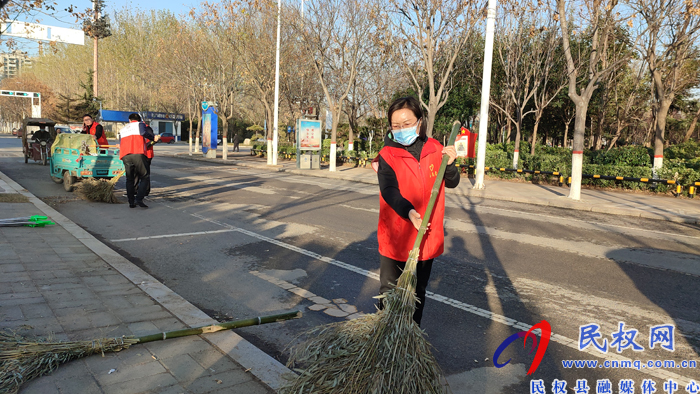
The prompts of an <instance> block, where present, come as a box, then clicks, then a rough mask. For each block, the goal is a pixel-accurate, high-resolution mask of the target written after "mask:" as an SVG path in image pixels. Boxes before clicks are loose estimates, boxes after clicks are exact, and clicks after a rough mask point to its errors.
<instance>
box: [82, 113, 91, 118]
mask: <svg viewBox="0 0 700 394" xmlns="http://www.w3.org/2000/svg"><path fill="white" fill-rule="evenodd" d="M86 116H87V117H88V118H90V119H92V115H90V114H85V115H83V118H84V117H86Z"/></svg>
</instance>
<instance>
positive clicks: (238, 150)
mask: <svg viewBox="0 0 700 394" xmlns="http://www.w3.org/2000/svg"><path fill="white" fill-rule="evenodd" d="M233 151H234V152H240V151H241V150H240V149H239V148H238V142H234V143H233Z"/></svg>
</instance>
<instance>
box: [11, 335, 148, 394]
mask: <svg viewBox="0 0 700 394" xmlns="http://www.w3.org/2000/svg"><path fill="white" fill-rule="evenodd" d="M137 342H138V339H136V338H127V337H122V338H104V339H99V340H95V341H75V342H43V341H37V342H31V341H28V340H27V339H25V338H22V337H20V336H18V335H14V334H12V335H10V334H8V333H1V332H0V393H10V394H15V393H17V391H18V390H19V388H20V386H22V384H24V383H25V382H28V381H30V380H32V379H35V378H38V377H40V376H43V375H46V374H48V373H51V372H53V371H54V370H56V368H58V367H59V366H60V365H61V364H63V363H66V362H68V361H71V360H75V359H78V358H82V357H86V356H89V355H92V354H97V353H102V354H104V353H105V352H118V351H120V350H123V349H126V348H128V347H129V346H131V345H133V344H135V343H137Z"/></svg>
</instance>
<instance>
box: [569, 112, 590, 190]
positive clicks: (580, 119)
mask: <svg viewBox="0 0 700 394" xmlns="http://www.w3.org/2000/svg"><path fill="white" fill-rule="evenodd" d="M584 100H585V99H580V101H581V102H578V103H576V119H575V121H574V146H573V152H572V155H571V189H570V190H569V198H570V199H572V200H580V199H581V179H582V178H583V176H582V175H583V146H584V138H585V133H586V114H587V113H588V101H587V100H585V101H584Z"/></svg>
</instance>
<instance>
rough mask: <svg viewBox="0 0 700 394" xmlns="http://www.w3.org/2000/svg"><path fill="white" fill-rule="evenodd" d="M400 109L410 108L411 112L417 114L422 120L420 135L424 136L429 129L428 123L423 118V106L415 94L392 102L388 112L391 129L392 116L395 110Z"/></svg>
mask: <svg viewBox="0 0 700 394" xmlns="http://www.w3.org/2000/svg"><path fill="white" fill-rule="evenodd" d="M400 109H410V110H411V112H413V114H414V115H416V118H417V119H420V120H421V122H420V130H419V131H418V135H419V136H420V137H421V138H424V137H425V134H426V133H427V131H428V124H427V123H426V122H425V119H423V108H422V107H421V105H420V102H419V101H418V99H417V98H415V97H413V96H409V97H401V98H397V99H396V100H394V101H393V102H392V103H391V105H390V106H389V113H388V115H389V131H391V116H392V115H393V114H394V112H396V111H398V110H400Z"/></svg>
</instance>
